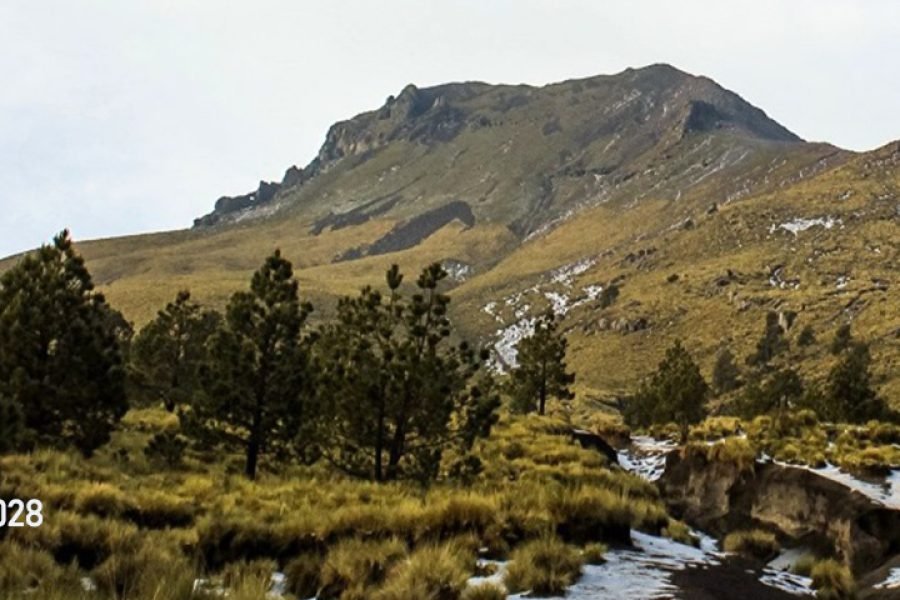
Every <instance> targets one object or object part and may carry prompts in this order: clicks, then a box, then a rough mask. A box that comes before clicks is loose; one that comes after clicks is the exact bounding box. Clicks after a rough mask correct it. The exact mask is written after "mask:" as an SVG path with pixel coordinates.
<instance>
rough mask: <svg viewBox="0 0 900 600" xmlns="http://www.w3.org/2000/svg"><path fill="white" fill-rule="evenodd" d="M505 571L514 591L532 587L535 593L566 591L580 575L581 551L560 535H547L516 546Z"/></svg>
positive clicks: (511, 589)
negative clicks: (567, 543)
mask: <svg viewBox="0 0 900 600" xmlns="http://www.w3.org/2000/svg"><path fill="white" fill-rule="evenodd" d="M510 558H511V562H510V564H509V567H508V569H507V571H506V578H505V582H506V586H507V587H508V588H509V589H510V591H512V592H524V591H528V590H530V591H531V593H532V594H533V595H536V596H550V595H554V594H564V593H565V591H566V588H567V587H569V586H570V585H572V584H573V583H575V581H577V580H578V577H579V576H580V575H581V567H582V565H583V560H582V557H581V553H579V552H578V550H577V549H575V548H573V547H572V546H568V545H566V544H565V543H564V542H562V541H561V540H560V539H558V538H553V537H545V538H540V539H537V540H533V541H531V542H528V543H526V544H524V545H522V546H520V547H519V548H516V549H515V550H514V551H513V553H512V556H511V557H510Z"/></svg>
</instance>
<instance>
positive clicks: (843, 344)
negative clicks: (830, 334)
mask: <svg viewBox="0 0 900 600" xmlns="http://www.w3.org/2000/svg"><path fill="white" fill-rule="evenodd" d="M852 343H853V334H852V332H851V329H850V323H845V324H843V325H841V326H840V327H838V329H837V331H836V332H835V333H834V339H832V340H831V346H830V347H829V350H830V351H831V353H832V354H834V355H835V356H837V355H838V354H840V353H841V352H843V351H844V350H846V349H848V348H850V346H851V344H852Z"/></svg>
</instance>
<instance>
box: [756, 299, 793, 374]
mask: <svg viewBox="0 0 900 600" xmlns="http://www.w3.org/2000/svg"><path fill="white" fill-rule="evenodd" d="M788 348H789V344H788V341H787V340H786V339H785V338H784V329H783V328H782V327H781V325H779V324H778V313H775V312H772V311H769V312H768V313H766V328H765V331H764V333H763V336H762V337H761V338H760V340H759V341H758V342H757V343H756V351H755V352H754V353H753V354H751V355H750V356H749V357H747V364H748V365H750V366H755V367H767V366H768V365H769V363H770V362H771V361H772V359H774V358H775V357H776V356H778V355H779V354H781V353H782V352H785V351H787V350H788Z"/></svg>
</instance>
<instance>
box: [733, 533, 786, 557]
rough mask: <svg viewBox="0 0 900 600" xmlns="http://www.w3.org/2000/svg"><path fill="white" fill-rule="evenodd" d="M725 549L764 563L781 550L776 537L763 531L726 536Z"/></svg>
mask: <svg viewBox="0 0 900 600" xmlns="http://www.w3.org/2000/svg"><path fill="white" fill-rule="evenodd" d="M723 547H724V548H725V551H726V552H734V553H735V554H740V555H741V556H745V557H747V558H753V559H756V560H760V561H762V562H767V561H768V560H770V559H772V558H773V557H774V556H775V555H776V554H778V551H779V550H780V549H781V546H779V544H778V540H777V539H776V538H775V535H774V534H772V533H769V532H768V531H763V530H761V529H751V530H747V531H735V532H732V533H729V534H728V535H727V536H725V542H724V543H723Z"/></svg>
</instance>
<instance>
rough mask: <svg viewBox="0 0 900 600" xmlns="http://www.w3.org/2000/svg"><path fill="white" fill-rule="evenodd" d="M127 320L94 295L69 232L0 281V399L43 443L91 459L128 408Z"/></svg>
mask: <svg viewBox="0 0 900 600" xmlns="http://www.w3.org/2000/svg"><path fill="white" fill-rule="evenodd" d="M123 321H124V319H121V315H118V314H117V313H116V312H115V311H113V310H112V309H110V308H109V306H108V305H107V304H106V301H105V299H104V298H103V296H102V295H101V294H99V293H97V292H96V291H94V286H93V282H92V281H91V277H90V274H89V273H88V270H87V268H86V267H85V265H84V260H83V259H82V258H81V257H80V256H79V255H78V254H77V253H76V252H75V250H74V248H73V246H72V240H71V238H70V237H69V233H68V231H63V232H62V233H60V234H59V235H58V236H56V237H55V238H54V240H53V244H52V245H45V246H42V247H41V248H40V249H39V250H37V251H36V252H34V253H32V254H29V255H28V256H26V257H25V258H23V259H22V260H21V261H20V262H19V263H18V264H17V265H16V266H15V267H13V268H12V269H10V270H9V271H7V272H6V273H5V274H4V275H3V276H2V278H0V395H2V396H5V397H6V398H7V401H8V402H12V403H14V404H15V405H16V406H17V407H19V410H21V413H22V416H23V419H24V427H25V428H26V429H27V430H28V431H27V433H28V437H29V439H30V440H32V441H34V442H36V443H45V444H51V445H55V446H65V445H73V446H75V447H76V448H78V449H79V450H81V451H82V452H83V453H84V454H85V455H90V454H91V453H92V452H93V451H94V450H95V449H96V448H98V447H99V446H101V445H102V444H104V443H106V442H107V441H108V440H109V434H110V431H111V430H112V428H113V427H114V426H115V424H116V423H117V422H118V420H119V419H120V418H121V417H122V415H124V414H125V411H126V410H127V408H128V405H127V400H126V395H125V385H124V380H125V377H124V368H123V365H122V355H121V347H120V343H119V341H120V337H121V335H122V330H121V329H122V328H121V323H122V322H123Z"/></svg>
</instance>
